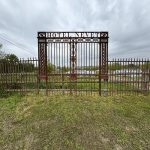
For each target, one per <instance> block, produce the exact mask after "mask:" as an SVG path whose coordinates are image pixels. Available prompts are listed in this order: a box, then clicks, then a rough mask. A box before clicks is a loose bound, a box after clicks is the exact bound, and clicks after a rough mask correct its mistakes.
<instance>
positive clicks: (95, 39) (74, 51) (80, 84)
mask: <svg viewBox="0 0 150 150" xmlns="http://www.w3.org/2000/svg"><path fill="white" fill-rule="evenodd" d="M38 57H39V76H38V77H39V82H41V81H42V80H43V79H44V81H46V82H45V83H46V87H47V91H51V92H53V91H63V92H67V91H68V92H69V91H70V93H71V94H72V93H73V91H75V93H79V92H80V93H82V92H85V93H89V92H98V93H99V94H100V95H101V90H102V89H101V82H102V81H107V80H108V65H107V64H108V32H38Z"/></svg>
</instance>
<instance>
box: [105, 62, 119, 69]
mask: <svg viewBox="0 0 150 150" xmlns="http://www.w3.org/2000/svg"><path fill="white" fill-rule="evenodd" d="M108 69H109V70H120V69H122V65H121V64H120V63H112V64H109V65H108Z"/></svg>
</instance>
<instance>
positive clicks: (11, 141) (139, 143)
mask: <svg viewBox="0 0 150 150" xmlns="http://www.w3.org/2000/svg"><path fill="white" fill-rule="evenodd" d="M22 149H23V150H25V149H26V150H50V149H52V150H101V149H102V150H105V149H106V150H109V149H115V150H130V149H131V150H132V149H133V150H138V149H139V150H142V149H143V150H148V149H150V96H148V97H144V96H138V97H135V96H123V97H119V96H114V97H99V96H94V97H92V96H91V97H90V96H74V97H73V96H72V97H71V96H66V95H64V96H62V95H55V96H49V97H45V96H43V95H37V96H36V95H31V94H29V95H27V96H24V97H20V96H17V95H14V96H11V97H7V98H0V150H22Z"/></svg>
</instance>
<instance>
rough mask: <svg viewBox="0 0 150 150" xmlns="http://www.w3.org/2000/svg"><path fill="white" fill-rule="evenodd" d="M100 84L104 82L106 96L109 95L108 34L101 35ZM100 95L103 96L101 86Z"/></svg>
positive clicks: (102, 33)
mask: <svg viewBox="0 0 150 150" xmlns="http://www.w3.org/2000/svg"><path fill="white" fill-rule="evenodd" d="M99 59H100V60H99V72H100V73H99V80H100V81H99V82H100V84H101V81H102V79H103V81H104V89H103V90H104V96H106V95H107V83H108V32H101V33H100V58H99ZM99 88H100V89H99V95H101V85H99Z"/></svg>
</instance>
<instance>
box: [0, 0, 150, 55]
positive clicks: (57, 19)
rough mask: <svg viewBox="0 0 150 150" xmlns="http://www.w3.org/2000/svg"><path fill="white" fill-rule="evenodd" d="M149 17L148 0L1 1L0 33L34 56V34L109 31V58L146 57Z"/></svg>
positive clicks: (15, 50)
mask: <svg viewBox="0 0 150 150" xmlns="http://www.w3.org/2000/svg"><path fill="white" fill-rule="evenodd" d="M149 16H150V1H149V0H143V1H137V0H121V1H120V0H113V1H112V0H74V1H72V0H42V1H41V0H32V1H31V0H22V1H20V0H1V9H0V34H2V35H4V36H5V37H6V38H7V39H9V40H12V41H14V42H15V43H17V45H21V47H25V48H26V49H29V51H32V52H31V53H32V55H35V56H37V38H36V36H37V32H38V31H56V30H57V31H73V30H75V31H77V30H83V31H88V30H90V31H109V36H110V39H109V56H110V57H133V56H135V57H149V56H150V49H149V48H150V42H149V39H150V28H149V27H150V19H149ZM0 42H1V43H4V44H5V45H6V46H5V47H6V48H7V49H9V50H10V49H12V50H13V51H14V52H15V53H16V54H17V55H19V56H21V57H23V56H26V57H28V56H30V55H31V54H30V53H27V52H25V51H24V50H21V49H20V50H19V49H18V48H16V47H13V46H12V45H10V44H9V43H7V42H6V41H4V40H2V39H0Z"/></svg>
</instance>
